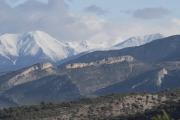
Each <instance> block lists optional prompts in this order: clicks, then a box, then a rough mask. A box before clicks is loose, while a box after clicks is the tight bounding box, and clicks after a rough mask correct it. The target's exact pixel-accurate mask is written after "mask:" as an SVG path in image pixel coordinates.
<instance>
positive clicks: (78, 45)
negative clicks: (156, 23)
mask: <svg viewBox="0 0 180 120" xmlns="http://www.w3.org/2000/svg"><path fill="white" fill-rule="evenodd" d="M158 38H162V35H160V34H153V35H146V36H144V37H133V38H130V39H128V40H126V41H124V42H123V43H119V44H118V45H115V47H116V48H118V49H121V48H124V47H130V46H139V45H142V44H145V43H148V42H150V41H153V40H155V39H158ZM91 48H92V45H91V44H90V43H89V42H88V41H85V40H84V41H72V42H65V41H60V40H57V39H55V38H53V37H52V36H50V35H49V34H47V33H45V32H43V31H33V32H27V33H23V34H3V35H1V36H0V61H1V63H0V66H1V68H0V73H4V72H8V71H14V70H18V69H20V68H24V67H27V66H31V65H33V64H36V63H41V62H50V63H53V64H58V63H59V62H61V61H62V60H64V59H66V58H71V57H72V56H75V55H77V54H79V53H83V52H92V51H95V50H98V49H102V48H96V49H94V50H92V49H91ZM107 49H114V47H112V48H111V47H109V46H107Z"/></svg>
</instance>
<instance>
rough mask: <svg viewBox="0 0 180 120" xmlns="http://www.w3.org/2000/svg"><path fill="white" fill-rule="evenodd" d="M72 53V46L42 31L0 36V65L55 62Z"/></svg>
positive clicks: (22, 65)
mask: <svg viewBox="0 0 180 120" xmlns="http://www.w3.org/2000/svg"><path fill="white" fill-rule="evenodd" d="M74 54H75V52H74V49H73V48H71V47H70V46H68V45H67V44H65V43H64V42H61V41H59V40H56V39H55V38H53V37H52V36H50V35H49V34H47V33H45V32H43V31H31V32H27V33H23V34H4V35H2V36H0V60H1V61H2V62H1V63H0V65H1V66H16V65H18V66H20V67H26V66H29V65H32V64H35V63H39V62H53V63H56V62H58V61H60V60H62V59H65V58H67V57H69V56H71V55H74Z"/></svg>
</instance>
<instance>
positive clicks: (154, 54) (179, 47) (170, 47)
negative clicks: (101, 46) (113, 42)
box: [67, 35, 180, 64]
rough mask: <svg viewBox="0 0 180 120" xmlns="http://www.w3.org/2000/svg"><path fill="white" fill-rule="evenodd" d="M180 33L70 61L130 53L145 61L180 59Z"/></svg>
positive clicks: (94, 59)
mask: <svg viewBox="0 0 180 120" xmlns="http://www.w3.org/2000/svg"><path fill="white" fill-rule="evenodd" d="M179 51H180V35H175V36H170V37H167V38H162V39H159V40H155V41H153V42H150V43H148V44H145V45H142V46H138V47H131V48H125V49H121V50H107V51H95V52H91V53H88V54H85V55H82V56H80V57H78V58H76V59H73V60H71V61H68V62H67V64H69V63H81V62H82V63H83V62H85V63H86V62H91V61H96V60H101V59H105V58H108V57H115V56H124V55H130V56H132V57H134V58H135V59H138V60H140V61H143V62H150V63H152V62H154V63H155V62H163V61H177V60H180V55H179V53H178V52H179Z"/></svg>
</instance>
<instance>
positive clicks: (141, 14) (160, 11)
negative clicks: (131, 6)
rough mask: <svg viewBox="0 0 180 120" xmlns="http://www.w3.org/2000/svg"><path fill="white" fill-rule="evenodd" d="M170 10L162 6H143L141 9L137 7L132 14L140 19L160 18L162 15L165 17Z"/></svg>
mask: <svg viewBox="0 0 180 120" xmlns="http://www.w3.org/2000/svg"><path fill="white" fill-rule="evenodd" d="M170 13H171V12H170V11H169V10H168V9H166V8H162V7H154V8H143V9H137V10H135V11H134V12H133V13H132V14H133V17H135V18H140V19H147V20H148V19H160V18H163V17H166V16H168V15H169V14H170Z"/></svg>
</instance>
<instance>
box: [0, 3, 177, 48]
mask: <svg viewBox="0 0 180 120" xmlns="http://www.w3.org/2000/svg"><path fill="white" fill-rule="evenodd" d="M70 1H71V0H68V3H67V0H49V3H48V4H42V2H39V0H27V1H26V2H25V3H22V4H19V5H18V6H16V7H13V8H12V7H10V6H8V5H7V3H6V2H5V0H3V1H2V0H0V16H1V19H0V26H1V27H0V33H24V32H29V31H33V30H42V31H45V32H47V33H49V34H50V35H52V36H53V37H55V38H57V39H58V40H62V41H82V40H86V41H88V43H90V44H92V45H93V46H94V47H104V46H106V45H107V46H108V45H109V46H111V45H113V44H115V43H117V42H120V41H122V40H124V39H126V38H128V37H131V36H136V35H144V34H151V33H162V34H164V33H165V34H170V33H178V32H179V31H180V29H179V28H180V27H179V26H178V24H177V23H178V19H177V20H174V22H173V21H172V20H169V21H167V22H166V23H164V24H159V23H155V24H154V23H153V24H149V21H148V22H147V21H139V20H138V19H132V20H128V21H122V20H121V21H118V22H113V21H108V20H105V19H104V17H101V16H100V15H97V14H90V15H87V14H85V15H79V14H75V13H72V12H71V11H70V10H69V5H68V4H71V3H72V2H70ZM127 12H128V14H132V13H134V12H131V11H127ZM146 13H147V12H146ZM99 14H100V13H99ZM101 14H102V13H101ZM151 16H152V15H151ZM143 19H144V18H143ZM153 19H154V18H153ZM156 19H157V18H156Z"/></svg>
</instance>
